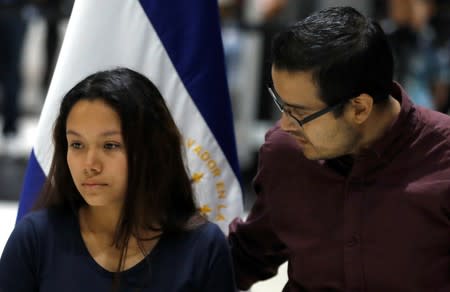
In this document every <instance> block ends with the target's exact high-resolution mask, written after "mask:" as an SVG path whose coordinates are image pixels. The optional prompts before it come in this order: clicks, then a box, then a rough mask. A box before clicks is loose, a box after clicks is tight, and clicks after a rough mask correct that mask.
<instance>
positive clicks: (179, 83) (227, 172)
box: [18, 0, 242, 232]
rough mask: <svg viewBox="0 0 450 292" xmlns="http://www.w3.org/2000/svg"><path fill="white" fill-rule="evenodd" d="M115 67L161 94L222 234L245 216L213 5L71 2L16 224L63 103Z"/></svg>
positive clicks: (49, 150) (184, 0)
mask: <svg viewBox="0 0 450 292" xmlns="http://www.w3.org/2000/svg"><path fill="white" fill-rule="evenodd" d="M118 66H123V67H128V68H130V69H133V70H136V71H138V72H140V73H142V74H144V75H146V76H147V77H148V78H149V79H150V80H152V82H153V83H154V84H155V85H156V86H157V87H158V89H159V90H160V92H161V94H162V95H163V97H164V98H165V100H166V103H167V105H168V107H169V109H170V111H171V113H172V115H173V117H174V119H175V122H176V123H177V125H178V127H179V129H180V131H181V133H182V135H183V137H184V143H185V150H186V156H187V164H188V169H189V171H190V174H191V176H192V181H193V185H194V190H195V192H196V195H197V201H198V204H199V208H200V210H201V212H203V213H204V214H206V215H207V216H208V218H209V219H210V220H211V221H213V222H215V223H217V224H218V225H219V226H220V227H221V228H222V230H223V231H225V232H226V230H227V226H228V223H229V222H230V221H231V220H232V219H233V218H234V217H236V216H240V215H241V214H242V192H241V186H240V183H239V166H238V161H237V154H236V144H235V137H234V129H233V121H232V114H231V105H230V98H229V93H228V88H227V83H226V76H225V65H224V56H223V47H222V41H221V35H220V22H219V11H218V6H217V2H216V1H212V0H197V1H189V0H163V1H162V0H127V1H124V0H96V1H92V0H77V1H75V4H74V7H73V10H72V15H71V17H70V20H69V23H68V26H67V30H66V34H65V38H64V41H63V44H62V47H61V51H60V55H59V57H58V61H57V65H56V67H55V71H54V75H53V78H52V82H51V84H50V87H49V91H48V94H47V97H46V101H45V104H44V107H43V109H42V112H41V117H40V120H39V123H38V127H37V133H36V141H35V144H34V147H33V151H32V153H31V156H30V160H29V163H28V167H27V170H26V174H25V179H24V186H23V191H22V194H21V198H20V202H19V212H18V219H20V218H21V217H22V216H23V215H24V214H26V212H28V211H29V210H30V208H31V207H32V205H33V203H34V201H35V199H36V197H37V196H38V194H39V192H40V190H41V188H42V186H43V183H44V181H45V177H46V174H47V173H48V171H49V169H50V164H51V159H52V155H53V143H52V130H53V125H54V121H55V119H56V116H57V114H58V110H59V105H60V102H61V99H62V97H63V96H64V94H65V93H66V92H67V91H68V90H69V89H70V88H72V87H73V86H74V85H75V84H76V83H78V82H79V81H80V80H82V79H83V78H84V77H86V76H87V75H90V74H92V73H94V72H97V71H100V70H106V69H112V68H115V67H118ZM155 171H157V170H155Z"/></svg>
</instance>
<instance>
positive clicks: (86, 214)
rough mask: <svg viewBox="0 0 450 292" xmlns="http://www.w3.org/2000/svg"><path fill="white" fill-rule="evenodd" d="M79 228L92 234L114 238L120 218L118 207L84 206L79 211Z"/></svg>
mask: <svg viewBox="0 0 450 292" xmlns="http://www.w3.org/2000/svg"><path fill="white" fill-rule="evenodd" d="M79 217H80V228H81V230H82V231H85V232H89V233H92V234H98V235H102V236H107V237H110V238H111V239H113V238H114V236H115V233H116V229H117V225H118V222H119V217H120V207H119V206H111V207H92V206H86V207H82V208H80V210H79Z"/></svg>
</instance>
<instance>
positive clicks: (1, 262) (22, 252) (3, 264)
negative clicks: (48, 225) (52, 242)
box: [0, 218, 39, 292]
mask: <svg viewBox="0 0 450 292" xmlns="http://www.w3.org/2000/svg"><path fill="white" fill-rule="evenodd" d="M36 246H37V240H36V236H35V230H34V228H33V225H32V223H31V221H29V220H28V219H27V218H24V219H22V220H21V221H20V222H19V223H18V224H17V225H16V227H15V228H14V230H13V232H12V233H11V235H10V237H9V239H8V241H7V243H6V246H5V248H4V250H3V253H2V256H1V258H0V292H7V291H14V292H34V291H36V292H37V291H38V290H39V289H38V284H37V267H36V264H35V263H36V262H37V261H36Z"/></svg>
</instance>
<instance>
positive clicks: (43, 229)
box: [15, 208, 73, 235]
mask: <svg viewBox="0 0 450 292" xmlns="http://www.w3.org/2000/svg"><path fill="white" fill-rule="evenodd" d="M72 218H73V216H72V215H71V214H70V211H68V210H63V209H56V208H51V209H41V210H36V211H31V212H30V213H28V214H26V215H25V216H24V217H23V218H21V219H20V220H19V221H18V222H17V224H16V227H15V229H16V230H18V232H30V231H33V232H34V233H36V234H37V235H39V234H43V233H45V234H46V233H48V232H52V231H56V230H59V229H61V228H67V225H68V223H70V222H71V219H72Z"/></svg>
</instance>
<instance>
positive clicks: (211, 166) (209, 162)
mask: <svg viewBox="0 0 450 292" xmlns="http://www.w3.org/2000/svg"><path fill="white" fill-rule="evenodd" d="M186 146H187V149H188V151H189V153H192V154H194V156H195V157H197V158H198V159H200V161H201V163H202V164H203V165H204V166H206V168H207V169H208V171H209V174H210V175H211V177H213V178H214V179H215V181H214V184H215V192H216V193H215V196H216V199H217V205H216V206H210V205H209V204H204V205H202V206H200V208H199V211H200V212H201V213H202V214H204V215H209V214H210V213H211V212H212V211H213V210H214V211H215V217H214V220H215V221H225V220H226V217H225V215H224V214H223V210H224V209H226V208H227V205H226V203H225V201H224V200H225V199H226V198H227V194H226V186H225V182H224V181H223V180H222V179H221V178H220V176H221V174H222V170H221V169H220V167H219V166H218V163H217V161H216V160H215V159H214V158H213V157H212V155H211V153H210V152H209V151H208V150H207V149H205V148H204V147H203V146H202V145H199V144H198V143H197V142H196V141H195V140H194V139H191V138H188V139H186ZM204 179H205V173H203V172H201V171H198V170H195V172H194V173H193V174H192V182H193V183H195V184H199V183H201V182H202V181H203V180H204Z"/></svg>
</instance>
